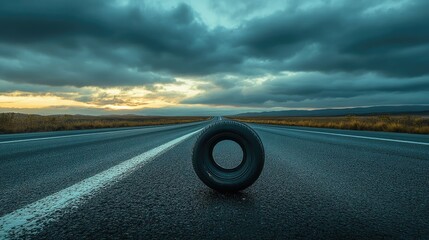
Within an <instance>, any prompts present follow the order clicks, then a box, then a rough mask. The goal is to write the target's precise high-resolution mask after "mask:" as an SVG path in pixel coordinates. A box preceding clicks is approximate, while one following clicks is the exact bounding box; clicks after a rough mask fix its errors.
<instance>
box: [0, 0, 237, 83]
mask: <svg viewBox="0 0 429 240" xmlns="http://www.w3.org/2000/svg"><path fill="white" fill-rule="evenodd" d="M197 20H198V19H197V18H196V16H195V13H194V12H193V10H192V9H191V8H190V7H189V6H187V5H184V4H181V5H178V6H177V7H176V8H174V9H172V10H169V11H166V12H161V11H151V10H150V9H147V8H145V7H144V6H138V5H135V6H134V5H130V6H126V7H120V6H116V5H114V4H112V3H108V1H85V2H79V3H78V2H75V1H47V0H42V1H37V2H35V1H9V2H6V3H2V7H1V8H0V29H2V31H1V32H0V42H1V43H3V47H2V49H0V52H1V53H2V55H1V56H2V57H3V60H4V61H3V62H7V61H8V60H10V59H13V60H17V61H19V62H20V64H21V63H22V64H24V66H17V67H18V68H19V69H16V68H14V67H11V66H7V65H6V64H2V67H3V69H0V70H1V72H0V78H3V79H4V80H8V81H18V82H32V83H40V84H47V85H70V84H71V85H75V86H82V85H101V86H104V85H108V86H110V85H129V84H134V85H139V84H146V83H153V82H161V83H162V82H166V81H167V82H169V81H170V82H171V78H168V77H165V78H162V77H159V78H157V77H156V76H153V75H156V74H153V71H156V72H157V73H160V74H163V73H164V74H169V73H192V74H196V73H199V72H207V71H209V69H211V70H212V71H215V70H216V71H217V70H219V71H222V66H224V65H225V66H227V65H228V64H231V63H232V62H235V61H240V59H238V58H236V57H235V58H234V57H228V54H223V55H222V56H221V58H222V59H223V61H222V62H220V61H219V59H218V55H219V54H218V52H217V45H216V44H215V43H214V42H213V41H214V40H215V39H214V38H212V37H211V36H212V35H213V34H215V33H216V31H213V32H208V30H207V29H206V26H205V25H204V24H202V23H201V22H200V21H197ZM37 58H39V59H37ZM40 59H42V60H43V61H42V62H36V63H35V60H36V61H37V60H40ZM89 62H91V64H90V63H89ZM8 64H9V65H10V64H11V63H8ZM129 69H133V71H129ZM136 69H137V70H136ZM38 71H39V72H38ZM146 71H149V72H150V73H146ZM46 73H49V75H50V76H47V74H46ZM148 74H149V75H150V76H147V75H148ZM56 79H57V80H56ZM73 82H74V83H73Z"/></svg>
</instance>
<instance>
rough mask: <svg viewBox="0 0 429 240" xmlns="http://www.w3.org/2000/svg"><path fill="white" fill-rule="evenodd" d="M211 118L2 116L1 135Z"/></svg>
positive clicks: (182, 121)
mask: <svg viewBox="0 0 429 240" xmlns="http://www.w3.org/2000/svg"><path fill="white" fill-rule="evenodd" d="M207 119H208V117H145V116H83V115H55V116H40V115H34V114H19V113H0V133H22V132H44V131H60V130H76V129H94V128H115V127H137V126H148V125H163V124H177V123H188V122H196V121H202V120H207Z"/></svg>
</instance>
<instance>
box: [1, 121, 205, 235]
mask: <svg viewBox="0 0 429 240" xmlns="http://www.w3.org/2000/svg"><path fill="white" fill-rule="evenodd" d="M200 131H201V129H200V130H197V131H195V132H191V133H189V134H186V135H184V136H182V137H179V138H176V139H174V140H172V141H169V142H167V143H165V144H163V145H160V146H158V147H156V148H153V149H151V150H149V151H147V152H145V153H143V154H140V155H138V156H136V157H133V158H131V159H129V160H126V161H124V162H122V163H120V164H118V165H116V166H114V167H111V168H109V169H107V170H105V171H103V172H100V173H98V174H96V175H94V176H92V177H89V178H87V179H84V180H82V181H80V182H78V183H76V184H74V185H72V186H70V187H68V188H65V189H63V190H61V191H59V192H56V193H54V194H52V195H50V196H47V197H45V198H43V199H40V200H38V201H36V202H33V203H31V204H29V205H27V206H25V207H23V208H21V209H18V210H15V211H13V212H11V213H9V214H6V215H4V216H2V217H1V218H0V239H9V238H19V237H21V236H22V235H23V234H33V233H37V232H38V231H40V230H41V229H42V228H43V227H44V226H46V224H48V223H49V222H51V221H54V220H57V219H58V218H59V217H61V211H60V210H62V209H64V208H73V209H74V208H77V207H78V206H79V204H81V203H83V202H84V201H85V200H88V199H89V198H90V197H92V196H94V194H95V193H96V192H98V191H99V190H101V189H103V188H105V187H108V186H110V185H111V184H113V183H115V182H118V181H119V180H121V179H123V178H124V177H125V176H128V175H129V174H130V173H132V172H133V171H135V170H137V169H138V168H140V167H141V166H143V165H145V164H146V163H148V162H150V161H151V160H153V159H154V158H156V157H157V156H159V155H160V154H162V153H165V152H166V151H168V150H169V149H171V148H172V147H174V146H176V145H177V144H179V143H180V142H182V141H184V140H186V139H187V138H189V137H191V136H193V135H195V134H197V133H198V132H200Z"/></svg>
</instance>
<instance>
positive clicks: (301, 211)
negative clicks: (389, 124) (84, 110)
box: [0, 119, 429, 239]
mask: <svg viewBox="0 0 429 240" xmlns="http://www.w3.org/2000/svg"><path fill="white" fill-rule="evenodd" d="M217 120H218V119H215V120H212V121H206V122H200V123H192V124H181V125H170V126H158V127H142V128H129V129H123V128H122V129H101V130H83V131H68V132H52V133H33V134H15V135H3V136H0V216H2V217H0V238H43V239H82V238H90V239H99V238H121V239H122V238H145V239H152V238H157V239H184V238H185V239H189V238H200V239H211V238H228V239H235V238H236V239H249V238H252V239H284V238H309V239H323V238H330V239H332V238H346V239H365V238H368V239H385V238H389V239H391V238H393V239H408V238H409V239H429V220H428V219H429V136H427V135H414V134H397V133H378V132H364V131H345V130H331V129H317V128H292V127H279V126H267V125H251V126H252V127H253V128H254V129H255V130H256V131H257V133H258V134H259V135H260V137H261V139H262V142H263V144H264V147H265V151H266V162H265V167H264V170H263V172H262V174H261V176H260V178H259V179H258V181H257V182H256V183H255V184H254V185H253V186H251V187H250V188H248V189H246V190H244V191H242V192H240V193H236V194H220V193H217V192H215V191H212V190H210V189H209V188H207V187H206V186H205V185H204V184H203V183H202V182H201V181H200V180H199V179H198V178H197V176H196V175H195V173H194V172H193V169H192V164H191V154H192V147H193V144H194V143H195V140H196V136H197V134H198V132H196V131H198V130H199V129H201V128H203V127H205V126H207V125H208V124H210V123H211V122H213V121H217ZM220 147H221V148H222V149H220V150H219V149H218V150H216V152H217V153H216V154H217V155H219V156H216V157H220V158H223V159H224V160H225V159H226V160H232V158H233V157H234V155H236V152H235V151H234V149H233V147H234V146H233V145H232V144H223V145H222V146H220Z"/></svg>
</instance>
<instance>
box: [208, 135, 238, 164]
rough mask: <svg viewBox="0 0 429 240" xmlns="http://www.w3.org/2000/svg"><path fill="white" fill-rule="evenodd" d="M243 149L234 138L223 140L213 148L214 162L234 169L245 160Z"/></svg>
mask: <svg viewBox="0 0 429 240" xmlns="http://www.w3.org/2000/svg"><path fill="white" fill-rule="evenodd" d="M243 155H244V154H243V149H242V148H241V146H240V145H239V144H238V143H236V142H235V141H232V140H223V141H220V142H218V143H217V144H216V146H215V147H214V148H213V153H212V157H213V160H214V162H215V163H216V164H217V165H219V166H220V167H221V168H225V169H234V168H236V167H238V166H239V165H240V164H241V163H242V162H243Z"/></svg>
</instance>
